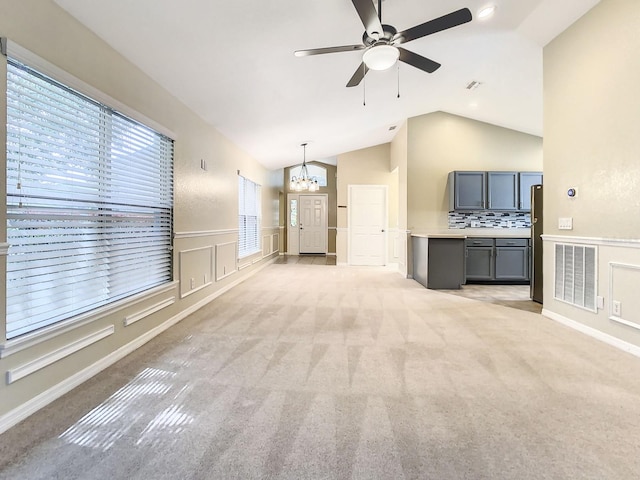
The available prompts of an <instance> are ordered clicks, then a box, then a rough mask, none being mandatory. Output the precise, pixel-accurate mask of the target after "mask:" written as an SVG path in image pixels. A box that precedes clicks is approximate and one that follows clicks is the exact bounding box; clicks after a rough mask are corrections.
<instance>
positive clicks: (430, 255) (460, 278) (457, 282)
mask: <svg viewBox="0 0 640 480" xmlns="http://www.w3.org/2000/svg"><path fill="white" fill-rule="evenodd" d="M411 244H412V256H413V279H414V280H415V281H417V282H418V283H420V284H422V285H424V286H425V287H427V288H430V289H459V288H460V287H461V286H462V285H463V284H464V282H465V276H464V238H461V237H452V238H427V237H420V236H413V237H411Z"/></svg>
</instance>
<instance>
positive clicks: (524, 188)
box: [518, 172, 542, 211]
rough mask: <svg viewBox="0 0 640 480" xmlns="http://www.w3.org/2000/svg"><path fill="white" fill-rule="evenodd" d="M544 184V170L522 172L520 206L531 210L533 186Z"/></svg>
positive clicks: (521, 208)
mask: <svg viewBox="0 0 640 480" xmlns="http://www.w3.org/2000/svg"><path fill="white" fill-rule="evenodd" d="M533 185H542V172H520V200H519V206H518V208H519V209H520V210H524V211H530V210H531V187H532V186H533Z"/></svg>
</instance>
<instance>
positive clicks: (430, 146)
mask: <svg viewBox="0 0 640 480" xmlns="http://www.w3.org/2000/svg"><path fill="white" fill-rule="evenodd" d="M453 170H481V171H483V170H510V171H511V170H513V171H541V170H542V138H540V137H536V136H534V135H528V134H526V133H521V132H517V131H515V130H509V129H507V128H502V127H497V126H495V125H490V124H488V123H483V122H477V121H475V120H471V119H468V118H464V117H459V116H456V115H451V114H448V113H444V112H436V113H430V114H427V115H422V116H419V117H414V118H410V119H409V120H408V133H407V171H408V175H407V192H408V196H407V203H408V206H407V226H408V229H409V230H411V231H413V232H423V231H425V230H433V229H442V228H445V229H446V228H448V223H447V212H448V210H449V197H448V190H447V175H448V173H449V172H450V171H453Z"/></svg>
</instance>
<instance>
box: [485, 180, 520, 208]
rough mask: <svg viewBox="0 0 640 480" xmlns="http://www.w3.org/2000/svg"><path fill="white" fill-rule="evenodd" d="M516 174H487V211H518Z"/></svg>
mask: <svg viewBox="0 0 640 480" xmlns="http://www.w3.org/2000/svg"><path fill="white" fill-rule="evenodd" d="M518 180H519V179H518V172H488V173H487V186H488V188H487V191H488V195H487V205H488V208H489V210H518V207H519V204H518Z"/></svg>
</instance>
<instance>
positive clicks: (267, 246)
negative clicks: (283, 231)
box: [262, 235, 271, 257]
mask: <svg viewBox="0 0 640 480" xmlns="http://www.w3.org/2000/svg"><path fill="white" fill-rule="evenodd" d="M270 254H271V235H263V236H262V256H263V257H266V256H268V255H270Z"/></svg>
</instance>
